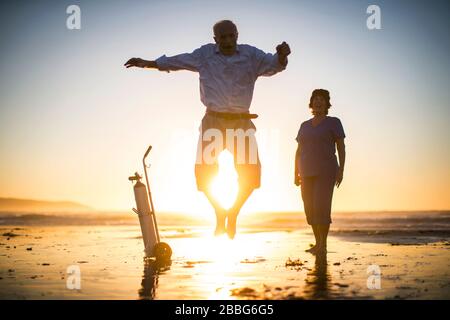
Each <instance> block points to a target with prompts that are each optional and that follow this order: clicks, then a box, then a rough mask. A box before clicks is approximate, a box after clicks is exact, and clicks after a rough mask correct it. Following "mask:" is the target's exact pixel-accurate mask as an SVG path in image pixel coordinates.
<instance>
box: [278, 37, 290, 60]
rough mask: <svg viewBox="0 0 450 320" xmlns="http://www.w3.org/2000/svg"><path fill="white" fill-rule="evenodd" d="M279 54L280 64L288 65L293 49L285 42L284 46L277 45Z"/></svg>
mask: <svg viewBox="0 0 450 320" xmlns="http://www.w3.org/2000/svg"><path fill="white" fill-rule="evenodd" d="M277 53H278V57H279V60H280V63H281V64H282V65H286V64H287V56H288V55H290V54H291V48H289V45H288V44H287V43H286V42H285V41H283V43H282V44H279V45H277Z"/></svg>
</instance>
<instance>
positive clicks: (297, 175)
mask: <svg viewBox="0 0 450 320" xmlns="http://www.w3.org/2000/svg"><path fill="white" fill-rule="evenodd" d="M300 153H301V149H300V144H298V147H297V151H296V152H295V177H294V183H295V185H296V186H299V185H300V184H301V182H302V181H301V179H300V170H299V167H298V163H299V160H300Z"/></svg>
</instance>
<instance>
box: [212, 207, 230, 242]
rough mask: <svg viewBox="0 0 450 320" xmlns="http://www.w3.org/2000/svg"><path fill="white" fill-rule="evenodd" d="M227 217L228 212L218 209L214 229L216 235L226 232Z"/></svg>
mask: <svg viewBox="0 0 450 320" xmlns="http://www.w3.org/2000/svg"><path fill="white" fill-rule="evenodd" d="M226 218H227V215H226V212H225V211H223V210H220V211H216V230H215V231H214V235H215V236H220V235H222V234H224V233H225V232H226V229H225V219H226Z"/></svg>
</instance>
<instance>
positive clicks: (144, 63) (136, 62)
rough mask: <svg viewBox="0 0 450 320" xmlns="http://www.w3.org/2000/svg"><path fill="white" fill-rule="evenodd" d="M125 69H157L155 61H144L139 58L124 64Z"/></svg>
mask: <svg viewBox="0 0 450 320" xmlns="http://www.w3.org/2000/svg"><path fill="white" fill-rule="evenodd" d="M124 66H125V67H127V68H131V67H138V68H149V69H158V65H157V63H156V61H153V60H144V59H141V58H131V59H130V60H128V61H127V62H125V64H124Z"/></svg>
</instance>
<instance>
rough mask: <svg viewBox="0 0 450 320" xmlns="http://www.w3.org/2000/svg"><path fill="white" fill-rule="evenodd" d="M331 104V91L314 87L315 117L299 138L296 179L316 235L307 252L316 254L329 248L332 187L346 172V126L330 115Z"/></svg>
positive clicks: (312, 108) (310, 223)
mask: <svg viewBox="0 0 450 320" xmlns="http://www.w3.org/2000/svg"><path fill="white" fill-rule="evenodd" d="M330 107H331V104H330V93H329V92H328V90H325V89H315V90H314V91H313V92H312V95H311V99H310V102H309V108H310V109H311V112H312V114H313V117H312V118H311V119H309V120H307V121H305V122H303V123H302V124H301V126H300V130H299V131H298V135H297V139H296V140H297V142H298V148H297V152H296V154H295V181H294V182H295V185H296V186H301V194H302V199H303V204H304V209H305V214H306V221H307V222H308V224H309V225H311V226H312V229H313V232H314V237H315V238H316V244H315V245H314V246H313V247H312V248H310V249H308V250H306V251H308V252H311V253H314V254H323V253H326V251H327V236H328V230H329V229H330V223H331V202H332V198H333V189H334V186H335V185H336V186H337V187H339V185H340V184H341V182H342V178H343V175H344V165H345V144H344V138H345V133H344V128H343V127H342V124H341V121H340V120H339V119H338V118H336V117H330V116H328V109H329V108H330ZM336 147H337V151H338V154H339V163H338V161H337V158H336V154H335V153H336Z"/></svg>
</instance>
